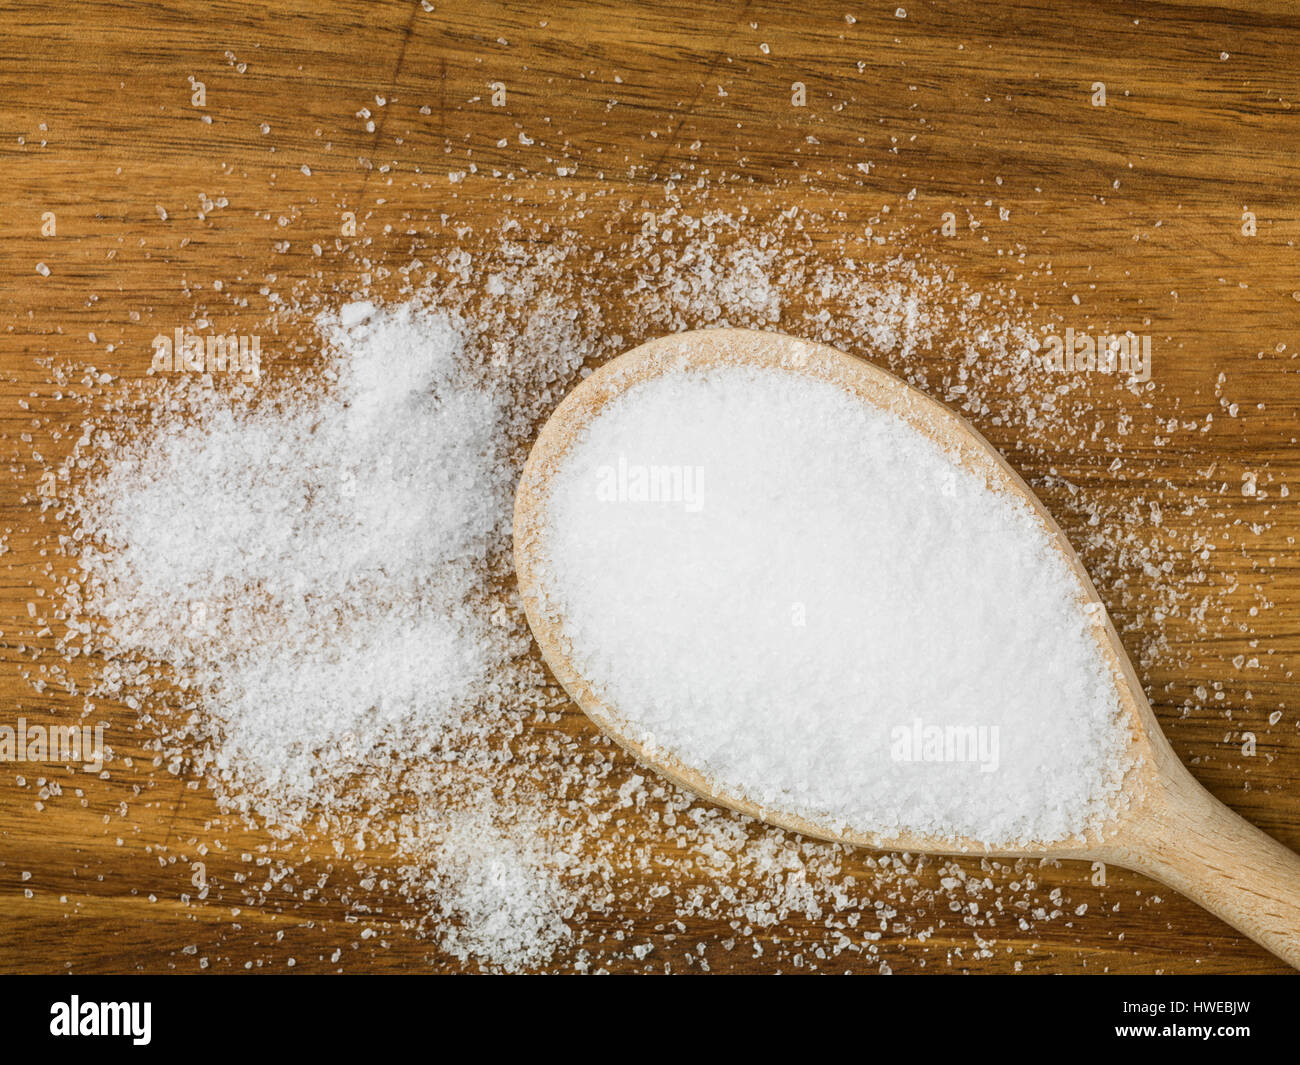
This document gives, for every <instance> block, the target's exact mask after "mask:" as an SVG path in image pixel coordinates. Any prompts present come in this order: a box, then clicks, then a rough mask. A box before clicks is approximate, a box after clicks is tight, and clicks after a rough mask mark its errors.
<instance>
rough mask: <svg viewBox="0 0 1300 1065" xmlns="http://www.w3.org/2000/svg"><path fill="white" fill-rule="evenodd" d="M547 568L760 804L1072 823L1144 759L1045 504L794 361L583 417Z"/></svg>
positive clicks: (924, 822) (723, 776) (867, 828)
mask: <svg viewBox="0 0 1300 1065" xmlns="http://www.w3.org/2000/svg"><path fill="white" fill-rule="evenodd" d="M545 505H546V516H547V530H546V532H545V533H544V536H543V552H544V556H545V558H546V560H547V563H546V564H547V569H548V572H547V573H546V575H545V576H544V577H543V581H544V583H545V584H546V589H545V594H546V597H547V602H548V604H549V608H550V609H551V610H552V611H553V612H554V615H555V616H556V617H557V618H558V619H560V620H561V623H562V626H563V632H564V635H565V636H566V637H567V638H568V640H569V641H570V642H571V652H572V656H573V660H574V663H575V665H576V666H577V668H578V670H579V672H580V673H581V674H582V675H583V676H584V677H585V678H586V679H587V680H589V681H590V682H591V683H592V684H593V685H594V687H595V689H596V691H597V692H598V693H599V694H600V695H601V696H602V697H603V698H604V700H605V701H606V702H607V703H608V704H609V705H610V706H611V707H612V708H614V711H615V713H616V714H617V716H618V717H619V718H620V719H621V723H622V725H623V726H625V727H626V729H627V730H628V733H629V734H630V735H631V736H632V737H634V738H635V739H636V740H637V741H638V742H640V743H643V744H646V745H648V746H649V747H650V748H652V749H654V750H658V751H666V752H669V753H671V754H672V755H675V756H676V757H677V758H679V759H680V760H681V761H683V762H684V763H685V764H687V765H689V766H692V767H696V768H699V769H701V770H703V771H704V772H705V774H706V775H707V776H708V777H709V778H710V779H711V780H712V781H713V782H714V783H715V784H717V785H719V786H721V788H722V790H723V791H725V792H728V793H731V794H733V795H738V796H742V797H744V798H746V799H748V800H750V801H752V802H755V803H757V804H758V805H760V806H761V807H763V808H765V809H768V810H771V811H776V812H782V813H788V814H794V815H797V816H802V817H804V818H808V819H810V820H813V821H816V822H820V823H822V824H824V825H829V826H835V827H836V828H846V829H848V830H852V831H857V832H871V833H879V834H881V835H883V836H885V837H894V836H897V835H900V834H923V835H929V836H936V837H942V838H945V839H951V838H955V837H965V838H968V839H971V840H974V841H977V842H978V843H982V844H986V845H989V846H996V845H1004V846H1017V845H1022V844H1027V843H1031V842H1034V841H1037V842H1051V841H1056V840H1060V839H1065V838H1067V837H1071V836H1074V835H1076V834H1079V833H1082V832H1085V831H1086V830H1088V829H1092V828H1096V827H1097V826H1098V825H1099V824H1100V823H1101V822H1102V821H1103V820H1104V819H1105V817H1106V816H1107V814H1108V813H1109V812H1110V811H1111V809H1112V803H1113V801H1114V800H1115V798H1116V795H1117V792H1118V790H1119V788H1120V785H1121V780H1122V776H1123V771H1124V768H1125V757H1126V756H1125V754H1124V752H1125V750H1126V744H1127V740H1128V732H1127V727H1126V725H1125V724H1124V723H1123V719H1122V717H1121V713H1120V706H1119V702H1118V696H1117V692H1116V688H1115V683H1114V680H1113V678H1112V676H1111V674H1110V673H1109V671H1108V669H1107V667H1106V665H1105V664H1104V661H1103V660H1102V658H1101V656H1100V654H1099V652H1098V650H1097V647H1096V643H1095V639H1096V637H1095V632H1094V631H1093V629H1092V625H1093V623H1092V622H1091V621H1090V620H1089V618H1088V616H1087V615H1086V613H1085V611H1084V610H1083V609H1081V607H1082V603H1081V598H1080V597H1081V595H1082V588H1081V586H1080V582H1079V581H1078V579H1077V577H1076V576H1075V575H1074V574H1073V572H1072V571H1071V570H1070V569H1069V567H1068V565H1067V563H1066V561H1065V560H1064V558H1063V556H1062V555H1061V554H1059V553H1058V552H1057V551H1056V550H1054V548H1053V546H1052V543H1051V540H1050V534H1049V533H1048V531H1047V529H1046V527H1045V526H1044V525H1043V524H1042V523H1041V521H1040V520H1039V519H1038V518H1037V517H1036V515H1035V514H1034V513H1033V511H1032V510H1031V508H1030V507H1029V506H1027V505H1026V504H1025V503H1023V502H1022V501H1019V500H1013V499H1011V498H1009V497H1006V496H1004V495H998V494H994V493H993V492H992V491H990V490H988V489H986V488H985V486H984V482H983V480H982V478H979V477H977V476H976V475H975V474H972V473H969V472H967V471H966V470H964V469H962V468H961V467H960V466H958V465H957V464H955V463H954V462H953V461H951V460H950V459H949V458H948V457H947V456H946V455H945V454H944V453H943V451H942V450H941V449H940V448H939V447H938V446H937V445H935V444H933V443H932V442H931V441H930V440H929V439H927V438H926V437H924V436H922V435H921V434H920V433H918V432H917V431H915V430H914V429H912V428H911V427H909V426H908V425H907V424H906V423H904V422H902V421H901V420H900V419H898V418H896V417H894V416H893V415H890V414H887V413H884V412H882V411H879V410H876V409H873V408H869V407H867V406H866V405H864V404H863V403H861V402H860V401H858V400H857V399H855V398H854V397H852V396H850V395H849V394H848V393H846V392H844V391H842V390H841V389H839V388H838V387H837V386H835V385H833V384H830V383H827V382H823V381H820V380H816V379H813V378H810V377H808V376H806V375H802V374H798V373H795V372H792V371H780V370H757V369H748V368H728V369H714V370H710V371H690V372H687V371H677V372H673V373H670V374H667V375H665V376H661V377H658V378H655V379H652V380H650V381H648V382H643V383H641V384H638V385H636V386H634V387H632V388H631V389H629V390H628V391H627V392H626V393H625V394H624V395H623V396H622V397H620V398H619V399H618V400H616V401H614V402H613V403H611V404H610V405H609V406H607V407H606V408H605V409H604V410H603V411H602V412H601V414H600V415H599V416H598V417H597V418H596V419H595V421H594V422H593V423H592V424H591V425H590V426H589V427H588V428H587V430H586V431H585V432H584V433H582V434H581V435H580V437H579V438H578V440H577V441H576V442H575V444H574V445H573V447H572V448H571V450H570V451H569V453H568V454H567V456H566V458H565V460H564V462H563V463H562V466H561V469H560V470H559V472H558V473H557V475H556V477H555V479H554V481H553V482H552V485H551V488H550V494H549V498H548V500H547V502H546V504H545Z"/></svg>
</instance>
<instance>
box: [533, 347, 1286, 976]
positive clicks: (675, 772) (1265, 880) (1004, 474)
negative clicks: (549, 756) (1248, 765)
mask: <svg viewBox="0 0 1300 1065" xmlns="http://www.w3.org/2000/svg"><path fill="white" fill-rule="evenodd" d="M736 366H741V367H752V368H756V369H779V370H782V371H785V372H793V373H799V374H805V375H808V376H809V377H812V378H815V379H817V380H820V381H824V382H828V383H831V384H833V385H835V386H837V387H838V388H840V389H842V390H843V391H845V392H847V393H849V394H851V395H852V396H854V397H855V398H856V399H858V400H859V401H861V402H862V403H863V404H865V405H867V406H869V407H872V408H875V409H877V410H880V411H884V412H887V413H889V414H891V415H893V416H894V417H896V418H898V419H900V420H901V421H903V422H905V423H906V424H908V425H909V426H910V427H911V428H912V429H914V430H916V431H917V432H919V433H921V434H922V435H924V436H925V437H927V438H928V439H929V440H931V441H932V442H933V443H935V444H937V445H938V446H939V447H940V448H941V449H942V450H943V451H944V452H945V453H946V455H947V456H948V458H949V459H950V460H951V461H953V462H955V463H957V464H958V465H960V466H961V467H962V468H964V469H965V470H966V471H967V472H969V473H972V474H974V475H975V476H976V477H977V478H979V479H980V480H982V482H983V484H984V486H985V487H986V489H987V490H988V491H990V492H994V493H1004V494H1007V495H1009V496H1012V497H1014V498H1017V499H1019V500H1021V501H1023V502H1024V503H1025V504H1027V505H1028V506H1029V507H1030V508H1031V509H1032V511H1033V513H1034V515H1035V516H1036V517H1037V518H1038V520H1039V521H1041V523H1042V525H1043V527H1044V528H1045V529H1046V530H1047V531H1048V533H1049V534H1050V539H1051V543H1052V544H1053V546H1054V548H1055V550H1057V551H1058V552H1060V554H1061V557H1062V558H1063V560H1064V561H1065V562H1066V564H1067V565H1068V567H1069V568H1070V570H1071V571H1072V572H1073V573H1074V575H1075V576H1076V577H1077V579H1078V585H1079V588H1080V602H1079V608H1080V610H1081V611H1086V612H1087V614H1088V616H1090V617H1091V618H1092V619H1093V621H1094V623H1093V624H1092V625H1090V626H1088V630H1089V632H1091V633H1092V634H1093V638H1094V639H1095V640H1096V644H1097V651H1098V655H1099V658H1100V660H1101V661H1102V663H1103V664H1104V666H1105V668H1106V669H1108V670H1109V672H1110V673H1111V674H1112V676H1113V679H1114V683H1115V689H1116V692H1117V693H1118V697H1119V704H1120V711H1121V714H1122V715H1123V717H1124V719H1125V723H1126V724H1127V726H1128V734H1129V737H1130V747H1131V749H1130V751H1129V752H1128V753H1129V754H1130V755H1131V758H1130V759H1129V760H1128V763H1127V764H1128V765H1129V769H1128V770H1127V773H1126V775H1125V779H1124V784H1123V789H1122V792H1121V796H1120V801H1119V802H1118V803H1116V804H1115V806H1114V808H1113V815H1112V816H1111V817H1110V818H1109V819H1108V820H1106V821H1105V822H1104V823H1102V824H1101V825H1100V826H1098V827H1097V828H1095V829H1093V830H1091V831H1089V832H1087V833H1084V834H1079V835H1076V836H1073V837H1070V838H1066V839H1062V840H1055V841H1051V842H1045V843H1043V844H1040V845H1032V846H1022V847H1017V848H1015V849H1010V850H1007V849H1000V848H997V847H988V846H986V845H985V844H984V843H982V842H980V841H977V840H974V839H968V838H960V837H934V836H926V835H916V834H902V835H894V836H883V835H881V834H879V833H877V832H873V831H868V830H863V829H860V828H855V827H853V826H851V825H850V826H844V825H840V824H820V823H817V822H815V821H812V820H808V819H806V818H804V817H801V816H798V815H795V814H792V813H790V812H788V811H782V810H774V809H767V808H763V807H760V806H758V805H756V804H755V803H754V802H752V801H751V800H749V799H747V798H746V797H745V796H744V795H742V794H738V793H736V792H735V791H734V790H728V789H727V788H726V787H724V786H721V785H719V783H718V782H717V781H715V780H713V779H711V778H710V777H709V776H708V775H707V774H706V773H705V772H703V771H701V770H700V768H699V767H696V766H692V765H689V764H687V763H685V762H684V761H682V760H681V759H680V758H678V757H677V756H675V755H674V754H672V753H671V752H668V751H665V750H663V749H660V748H657V747H656V748H654V749H651V748H650V747H649V746H647V745H646V744H645V743H643V742H642V741H641V740H640V739H639V738H638V735H637V732H636V730H635V729H633V728H630V727H629V726H628V725H627V723H626V722H625V720H624V719H623V717H622V716H621V715H620V714H619V712H618V708H617V707H614V706H610V705H608V703H607V702H606V701H605V699H604V698H603V696H602V695H601V694H600V692H598V691H597V690H596V689H595V687H593V685H592V683H591V682H590V680H589V679H588V678H587V677H585V676H584V675H583V674H582V672H581V671H580V670H579V669H578V668H577V666H576V665H575V662H574V656H573V654H572V646H571V644H570V642H569V639H568V637H567V635H566V634H565V632H564V626H563V619H562V618H557V617H556V616H554V613H553V612H551V611H548V610H546V609H544V608H543V600H544V587H545V583H544V578H545V565H546V563H545V559H544V557H543V552H542V544H543V530H544V523H545V521H546V501H547V497H548V491H549V486H550V483H551V480H552V478H553V477H554V476H555V474H556V472H557V471H558V470H559V469H560V468H561V465H562V464H563V462H564V459H565V456H566V455H567V453H568V451H569V449H570V448H571V447H572V446H573V444H574V442H575V441H576V440H577V439H578V438H579V436H580V435H581V434H582V433H583V431H584V430H585V429H586V428H587V427H588V426H589V425H591V424H592V422H593V421H594V420H595V419H596V418H597V417H598V416H599V415H600V413H601V412H602V410H604V409H605V407H606V406H607V405H608V404H609V403H611V402H612V401H614V400H616V399H617V398H619V397H620V396H622V395H623V394H624V393H625V392H626V391H627V390H628V389H629V388H632V387H633V386H635V385H638V384H640V383H642V382H645V381H649V380H651V379H653V378H656V377H659V376H662V375H666V374H675V373H682V372H686V371H701V370H710V369H715V368H722V367H736ZM514 536H515V540H514V555H515V567H516V571H517V573H518V578H519V588H520V593H521V595H522V598H523V602H524V608H525V612H526V613H527V616H528V621H529V624H530V626H531V628H532V631H533V634H534V636H535V637H536V639H537V642H538V645H539V646H540V648H541V651H542V654H543V656H544V657H545V659H546V662H547V664H548V665H549V666H550V668H551V671H552V673H553V674H554V675H555V677H556V679H557V680H559V682H560V683H561V684H562V685H563V686H564V688H565V690H566V691H567V692H568V693H569V695H570V697H571V698H572V699H573V700H574V702H576V703H577V704H578V706H579V707H581V709H582V710H583V711H584V712H585V713H586V714H587V716H588V717H589V718H591V720H592V721H593V722H594V723H595V724H596V725H597V727H599V728H600V729H601V730H602V731H603V732H605V733H606V734H607V735H608V736H610V737H611V738H612V739H614V740H615V741H616V742H618V743H619V744H620V745H621V746H623V747H624V748H625V749H627V750H628V751H629V752H630V753H631V754H632V755H633V757H635V758H636V759H637V760H638V761H640V762H641V763H643V764H644V765H647V766H649V767H650V768H652V769H654V770H655V771H656V772H658V773H660V774H661V775H663V776H665V777H667V778H668V779H669V780H671V781H673V782H674V783H676V784H678V785H680V786H682V787H684V788H686V789H688V790H690V791H692V792H694V793H696V794H698V795H700V796H702V797H703V798H705V799H708V800H711V801H713V802H716V803H720V804H721V805H723V806H726V807H729V808H730V809H733V810H736V811H738V812H740V813H742V814H746V815H748V816H750V817H754V818H757V819H759V820H762V821H766V822H769V823H771V824H775V825H778V826H780V827H782V828H785V829H788V830H791V831H794V832H799V833H802V834H804V835H807V836H812V837H816V838H818V839H825V840H830V841H833V842H836V843H845V844H850V845H854V846H861V847H867V848H871V849H874V850H894V851H911V852H925V853H934V854H980V855H989V856H1003V857H1035V858H1064V859H1079V860H1085V861H1093V862H1103V863H1112V864H1116V865H1121V866H1124V867H1126V868H1130V869H1134V870H1137V871H1139V872H1142V873H1145V874H1147V875H1149V876H1152V877H1154V878H1156V879H1158V880H1160V881H1162V882H1164V883H1166V884H1168V885H1169V886H1170V887H1172V888H1174V889H1176V890H1178V891H1179V892H1181V893H1182V894H1184V895H1187V896H1188V897H1189V898H1191V899H1193V900H1194V901H1196V902H1198V903H1199V904H1201V905H1202V906H1204V907H1205V908H1207V909H1209V910H1210V911H1211V912H1213V913H1215V914H1216V915H1218V916H1219V917H1220V918H1222V919H1223V920H1225V921H1226V922H1227V923H1229V924H1230V925H1232V926H1233V927H1235V928H1237V929H1238V930H1239V931H1241V932H1243V933H1245V934H1246V935H1248V936H1250V937H1251V938H1252V939H1254V940H1255V941H1256V942H1258V943H1260V944H1261V945H1262V946H1264V947H1266V948H1267V949H1269V950H1271V951H1273V952H1274V953H1275V954H1277V955H1278V956H1279V957H1282V958H1283V959H1285V960H1286V961H1287V962H1289V963H1290V964H1291V965H1293V966H1296V967H1300V857H1298V856H1297V855H1296V854H1294V853H1293V852H1292V851H1290V850H1288V849H1287V848H1286V847H1284V846H1282V845H1281V844H1280V843H1278V842H1277V841H1276V840H1273V839H1272V838H1271V837H1269V836H1267V835H1265V834H1264V833H1263V832H1260V831H1259V830H1258V829H1256V828H1254V827H1253V826H1252V825H1250V824H1249V823H1247V822H1246V821H1245V820H1243V819H1242V818H1241V817H1239V816H1238V815H1237V814H1235V813H1233V812H1232V811H1231V810H1229V809H1228V808H1227V807H1226V806H1224V805H1223V804H1222V803H1220V802H1219V801H1218V800H1217V799H1215V798H1213V796H1211V795H1210V794H1209V793H1208V792H1207V791H1206V790H1205V789H1204V788H1203V787H1201V785H1200V784H1198V783H1197V782H1196V781H1195V780H1194V779H1193V777H1192V776H1191V774H1190V773H1188V771H1187V770H1186V768H1184V766H1183V765H1182V763H1181V762H1180V761H1179V760H1178V757H1177V755H1175V753H1174V751H1173V749H1172V748H1171V747H1170V746H1169V742H1168V740H1167V739H1166V738H1165V736H1164V733H1163V732H1162V731H1161V729H1160V725H1159V722H1158V721H1157V719H1156V717H1155V714H1154V713H1153V712H1152V709H1151V705H1150V703H1149V702H1148V700H1147V698H1146V695H1145V693H1144V691H1143V688H1142V685H1141V683H1140V682H1139V680H1138V678H1137V675H1136V673H1135V671H1134V669H1133V665H1132V663H1131V661H1130V660H1129V658H1128V655H1127V654H1126V653H1125V651H1124V648H1123V645H1122V644H1121V642H1120V640H1119V637H1118V635H1117V634H1116V632H1115V629H1114V626H1113V625H1112V624H1111V622H1110V619H1109V617H1108V616H1107V614H1106V611H1105V607H1104V604H1102V601H1101V598H1100V596H1098V594H1097V591H1096V589H1095V587H1094V586H1093V584H1092V581H1091V579H1090V578H1089V577H1088V574H1087V572H1086V570H1085V569H1084V567H1083V565H1082V563H1080V561H1079V559H1078V556H1077V555H1076V554H1075V552H1074V549H1073V548H1072V547H1071V546H1070V543H1069V541H1068V539H1067V538H1066V536H1065V534H1064V533H1063V532H1062V531H1061V529H1060V527H1059V526H1058V525H1057V524H1056V522H1055V520H1054V519H1053V518H1052V516H1051V514H1050V513H1049V512H1048V511H1047V509H1046V508H1045V507H1044V506H1043V505H1042V503H1041V502H1040V501H1039V500H1038V498H1037V497H1036V496H1035V495H1034V493H1033V492H1032V490H1031V489H1030V488H1029V486H1028V485H1026V484H1025V482H1024V480H1023V479H1022V478H1021V477H1020V476H1019V475H1018V474H1017V473H1016V472H1015V471H1014V470H1013V469H1012V468H1011V467H1010V466H1009V465H1008V464H1007V463H1006V461H1005V460H1004V459H1003V458H1002V456H1001V455H1000V454H999V453H998V452H997V450H996V449H995V448H994V447H993V446H992V445H991V444H989V443H988V441H986V440H985V439H984V438H983V437H982V436H981V435H980V434H979V432H978V431H977V430H976V429H975V428H974V427H973V426H971V425H970V424H969V423H968V422H967V421H966V420H965V419H963V418H961V417H960V416H959V415H957V414H955V413H953V412H952V411H951V410H949V409H948V408H947V407H945V406H944V405H943V404H941V403H939V402H937V401H936V400H933V399H931V398H929V397H928V396H926V395H924V394H923V393H921V392H920V391H918V390H917V389H915V388H913V387H911V386H910V385H908V384H907V383H906V382H904V381H902V380H901V379H899V378H898V377H895V376H894V375H893V374H890V373H888V372H887V371H885V370H882V369H880V368H879V367H877V366H874V365H872V364H871V363H869V362H866V361H863V360H861V359H857V358H854V357H852V356H849V355H846V354H845V353H843V352H841V351H838V350H836V349H835V348H831V347H828V346H826V345H821V344H815V343H811V342H809V341H805V340H800V339H798V338H795V337H790V336H785V335H782V334H778V333H769V332H757V331H753V330H743V329H708V330H699V331H695V332H687V333H680V334H676V335H673V336H669V337H664V338H661V339H659V340H654V341H651V342H649V343H647V344H643V345H642V346H640V347H638V348H635V349H633V350H631V351H629V352H626V353H624V354H623V355H620V356H619V357H618V358H616V359H613V360H611V361H610V362H609V363H607V364H606V365H605V366H603V367H601V368H600V369H599V370H597V371H596V372H595V373H593V374H592V375H591V376H589V377H588V378H587V379H586V380H584V381H583V382H582V383H581V384H580V385H578V386H577V387H576V388H575V389H574V390H573V391H572V392H570V393H569V395H568V396H566V397H565V399H564V401H563V402H562V403H561V404H560V405H559V407H557V408H556V410H555V412H554V413H553V414H552V415H551V417H550V419H549V420H548V421H547V423H546V425H545V426H544V427H543V429H542V431H541V433H540V435H539V436H538V438H537V441H536V442H535V443H534V445H533V449H532V452H531V454H530V455H529V458H528V461H527V463H526V465H525V467H524V471H523V475H522V477H521V479H520V483H519V487H518V489H517V492H516V497H515V518H514Z"/></svg>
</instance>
